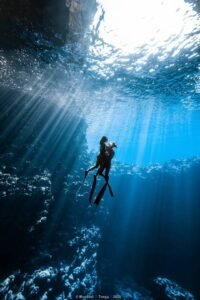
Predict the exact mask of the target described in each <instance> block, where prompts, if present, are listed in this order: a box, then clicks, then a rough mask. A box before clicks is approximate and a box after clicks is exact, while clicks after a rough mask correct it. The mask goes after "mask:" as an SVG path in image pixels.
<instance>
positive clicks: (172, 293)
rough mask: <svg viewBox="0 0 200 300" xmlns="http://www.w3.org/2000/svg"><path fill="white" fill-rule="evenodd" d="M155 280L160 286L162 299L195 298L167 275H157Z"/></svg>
mask: <svg viewBox="0 0 200 300" xmlns="http://www.w3.org/2000/svg"><path fill="white" fill-rule="evenodd" d="M154 282H155V283H156V285H157V286H158V288H159V291H160V296H161V295H162V296H161V297H162V299H164V298H165V299H170V300H195V298H194V296H193V295H192V294H191V293H190V292H188V291H187V290H185V289H184V288H182V287H181V286H180V285H178V284H177V283H176V282H174V281H172V280H170V279H167V278H165V277H157V278H156V279H154Z"/></svg>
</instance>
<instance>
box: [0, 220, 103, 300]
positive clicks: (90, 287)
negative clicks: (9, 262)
mask: <svg viewBox="0 0 200 300" xmlns="http://www.w3.org/2000/svg"><path fill="white" fill-rule="evenodd" d="M74 235H75V237H74V239H72V240H71V241H69V246H70V247H72V248H73V251H74V255H73V257H72V259H71V262H68V263H66V262H64V261H63V262H60V263H59V264H58V265H56V266H55V265H54V266H43V267H41V266H40V268H39V269H34V265H33V266H32V272H31V271H29V272H28V273H26V272H21V271H17V272H14V273H13V274H11V275H9V276H8V277H7V278H6V279H5V280H3V281H2V282H1V283H0V297H1V299H21V300H23V299H30V300H31V299H33V300H34V299H57V300H61V299H75V296H76V295H93V294H94V293H95V288H96V285H97V272H96V260H97V255H96V250H97V247H98V241H99V238H100V234H99V229H98V228H97V227H94V226H93V227H91V228H81V229H80V230H79V231H77V232H75V233H74Z"/></svg>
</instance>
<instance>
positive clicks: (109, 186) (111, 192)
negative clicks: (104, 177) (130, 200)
mask: <svg viewBox="0 0 200 300" xmlns="http://www.w3.org/2000/svg"><path fill="white" fill-rule="evenodd" d="M108 189H109V192H110V195H111V197H114V194H113V191H112V188H111V185H110V183H108Z"/></svg>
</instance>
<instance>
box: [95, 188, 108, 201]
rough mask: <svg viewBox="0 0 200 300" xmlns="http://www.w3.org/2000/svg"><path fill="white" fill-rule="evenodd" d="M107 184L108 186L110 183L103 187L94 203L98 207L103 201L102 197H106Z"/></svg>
mask: <svg viewBox="0 0 200 300" xmlns="http://www.w3.org/2000/svg"><path fill="white" fill-rule="evenodd" d="M107 184H108V183H105V184H104V186H103V187H102V189H101V190H100V192H99V194H98V195H97V197H96V200H95V202H94V203H95V204H96V205H98V204H99V202H100V201H101V199H102V197H103V195H104V193H105V190H106V187H107Z"/></svg>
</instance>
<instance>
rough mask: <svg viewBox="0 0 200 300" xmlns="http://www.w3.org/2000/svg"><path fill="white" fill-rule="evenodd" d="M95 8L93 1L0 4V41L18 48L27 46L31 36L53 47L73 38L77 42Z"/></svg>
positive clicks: (52, 0)
mask: <svg viewBox="0 0 200 300" xmlns="http://www.w3.org/2000/svg"><path fill="white" fill-rule="evenodd" d="M96 6H97V3H96V1H95V0H87V1H82V0H67V1H64V0H62V1H56V0H50V1H46V0H39V1H31V0H22V1H10V0H8V1H4V0H3V1H1V3H0V32H1V39H0V40H1V42H2V43H3V44H6V46H7V47H12V46H13V47H17V46H18V45H20V43H26V40H27V39H28V40H29V38H30V35H32V33H33V32H37V35H38V39H42V37H43V38H45V39H46V40H50V41H53V44H54V45H61V44H64V43H65V42H66V41H67V40H69V39H71V38H72V37H73V39H76V40H77V39H78V38H80V37H81V36H83V34H84V33H85V31H87V29H88V26H89V24H90V22H91V19H92V17H93V16H94V13H95V11H96ZM8 36H9V37H10V38H9V40H8ZM35 38H36V36H35ZM34 40H35V39H33V42H34ZM41 45H42V44H41ZM43 45H44V43H43Z"/></svg>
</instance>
